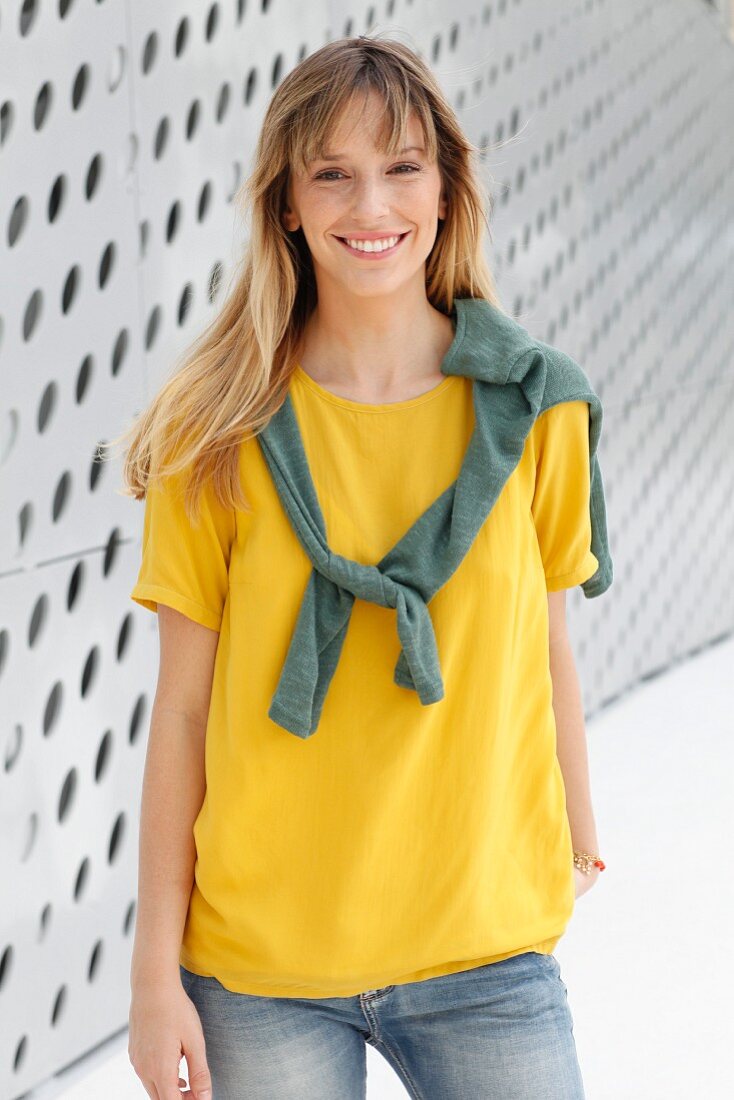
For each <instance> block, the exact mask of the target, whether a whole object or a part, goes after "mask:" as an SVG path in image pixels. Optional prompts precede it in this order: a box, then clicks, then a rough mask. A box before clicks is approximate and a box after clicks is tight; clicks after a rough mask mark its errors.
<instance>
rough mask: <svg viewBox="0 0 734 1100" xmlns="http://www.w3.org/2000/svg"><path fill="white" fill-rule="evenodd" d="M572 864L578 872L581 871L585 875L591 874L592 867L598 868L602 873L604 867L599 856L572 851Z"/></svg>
mask: <svg viewBox="0 0 734 1100" xmlns="http://www.w3.org/2000/svg"><path fill="white" fill-rule="evenodd" d="M573 862H574V865H575V866H576V867H578V869H579V871H583V873H584V874H585V875H590V874H591V868H592V867H598V868H599V870H600V871H604V870H605V868H606V865H605V863H604V860H603V859H602V858H601V857H600V856H595V855H591V853H590V852H577V851H576V849H574V853H573Z"/></svg>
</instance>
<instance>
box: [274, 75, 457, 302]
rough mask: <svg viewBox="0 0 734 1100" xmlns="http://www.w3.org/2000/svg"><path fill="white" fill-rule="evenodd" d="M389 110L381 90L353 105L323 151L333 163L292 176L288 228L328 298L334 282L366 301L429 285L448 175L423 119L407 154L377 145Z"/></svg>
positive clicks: (413, 128)
mask: <svg viewBox="0 0 734 1100" xmlns="http://www.w3.org/2000/svg"><path fill="white" fill-rule="evenodd" d="M383 110H384V108H383V105H382V101H381V99H380V97H379V96H378V95H377V94H376V93H375V92H370V93H369V94H368V95H367V97H366V99H364V100H362V101H359V100H358V101H357V102H356V103H353V104H352V106H350V108H348V109H347V110H345V112H344V114H343V115H342V117H341V119H340V121H339V125H338V126H337V128H336V130H335V132H334V133H333V134H332V136H331V140H330V142H329V148H328V149H325V150H322V152H323V153H324V154H325V155H326V154H328V156H327V157H326V159H320V160H316V161H313V162H312V163H311V164H310V165H309V166H308V171H307V172H306V173H304V174H300V173H298V172H294V173H292V174H291V176H290V179H289V185H288V199H287V203H288V205H287V206H286V209H285V211H284V213H283V224H284V225H285V227H286V229H288V230H290V231H293V230H296V229H298V228H301V229H302V230H303V235H304V237H305V239H306V243H307V244H308V247H309V250H310V253H311V258H312V261H313V266H314V273H315V276H316V282H317V286H318V289H319V293H320V294H321V293H322V292H323V291H324V289H326V288H327V287H328V286H329V285H333V286H334V287H338V288H341V289H342V290H347V291H348V292H349V293H351V294H354V295H357V296H361V297H374V296H376V295H383V294H391V293H394V292H395V291H396V290H398V289H399V288H400V287H402V286H404V285H405V284H406V283H407V282H409V281H410V280H412V279H417V280H419V281H420V284H421V286H425V263H426V259H427V257H428V256H429V255H430V252H431V249H432V248H433V246H434V243H435V240H436V233H437V230H438V219H439V218H442V219H444V218H445V217H446V207H447V202H446V198H445V195H444V194H443V193H442V181H441V175H440V172H439V167H438V164H437V163H436V162H435V161H433V162H431V161H429V159H428V157H427V154H426V153H425V152H424V151H423V149H424V139H423V131H422V129H421V125H420V122H419V121H418V119H417V117H416V116H415V115H412V116H411V117H410V119H409V123H408V132H407V137H406V140H405V142H404V145H405V148H404V149H403V151H402V152H399V153H398V154H396V155H393V156H388V155H387V154H385V153H384V152H381V151H380V150H379V149H378V148H377V144H376V127H377V124H378V122H379V119H380V116H381V113H382V111H383ZM395 238H399V239H398V240H397V241H396V239H395ZM347 240H348V241H350V242H351V244H349V243H347ZM365 241H369V242H370V243H369V244H368V245H367V246H366V247H367V249H369V251H364V250H363V249H364V247H365V244H364V242H365ZM355 242H361V247H360V245H357V246H355ZM386 246H389V247H386ZM381 249H382V250H381Z"/></svg>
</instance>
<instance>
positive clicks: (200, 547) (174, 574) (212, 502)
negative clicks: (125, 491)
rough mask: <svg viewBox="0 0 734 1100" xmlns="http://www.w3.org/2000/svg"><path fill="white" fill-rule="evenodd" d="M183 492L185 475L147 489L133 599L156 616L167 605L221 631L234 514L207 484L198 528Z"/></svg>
mask: <svg viewBox="0 0 734 1100" xmlns="http://www.w3.org/2000/svg"><path fill="white" fill-rule="evenodd" d="M184 488H185V472H182V473H180V474H175V475H169V476H168V477H166V478H164V479H162V481H160V482H157V483H156V484H155V485H153V484H151V485H149V487H148V490H147V492H146V497H145V515H144V519H143V535H142V557H141V562H140V568H139V572H138V577H137V581H136V583H135V586H134V588H133V589H132V592H131V593H130V598H131V599H132V600H134V602H135V603H138V604H140V606H141V607H145V608H147V609H148V610H150V611H155V612H157V611H158V605H159V604H161V603H162V604H165V605H166V606H167V607H172V608H174V609H175V610H176V611H180V612H181V613H182V614H184V615H186V616H187V617H188V618H189V619H193V620H194V622H197V623H200V624H201V625H202V626H207V627H209V628H210V629H211V630H219V629H220V626H221V621H222V615H223V611H224V605H225V602H226V599H227V592H228V588H229V559H230V553H231V548H232V544H233V542H234V538H235V530H236V519H235V512H234V510H233V509H229V508H223V507H222V506H221V504H220V503H219V501H218V500H217V499H216V497H215V494H214V491H213V489H212V487H211V485H210V484H206V485H205V486H204V488H203V490H202V493H201V497H200V501H199V512H198V516H197V522H196V524H195V525H194V524H192V523H191V521H190V520H189V518H188V516H187V514H186V511H185V509H184Z"/></svg>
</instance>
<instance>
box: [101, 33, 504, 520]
mask: <svg viewBox="0 0 734 1100" xmlns="http://www.w3.org/2000/svg"><path fill="white" fill-rule="evenodd" d="M371 90H373V91H376V92H377V93H378V94H379V95H380V96H381V98H382V101H383V102H384V116H383V119H382V123H381V126H380V131H381V132H380V135H379V138H378V140H379V141H380V142H381V145H380V149H381V151H382V152H385V153H386V154H387V155H394V154H395V153H397V151H398V150H399V149H400V148H401V147H402V145H403V144H404V141H405V138H406V131H407V124H408V119H409V116H410V115H411V112H413V111H415V112H416V114H417V117H418V119H419V121H420V123H421V127H422V130H423V137H424V141H425V146H426V153H427V156H428V157H429V159H431V160H437V162H438V167H439V170H440V174H441V177H442V186H443V189H444V194H445V195H446V198H447V216H446V218H445V220H444V221H443V223H442V224H440V225H439V230H438V234H437V237H436V243H435V245H434V247H433V249H432V251H431V253H430V255H429V256H428V258H427V261H426V296H427V298H428V300H429V301H430V302H431V304H432V305H433V306H434V307H435V308H436V309H438V310H440V311H442V312H443V313H446V314H449V313H450V312H451V310H452V309H453V302H454V298H455V297H476V298H485V299H487V300H488V301H490V302H491V303H492V304H493V305H496V306H497V307H498V308H500V309H501V308H502V306H501V303H500V302H499V300H498V297H497V292H496V289H495V282H494V278H493V276H492V273H491V271H490V269H489V266H488V264H487V262H486V259H485V256H484V251H483V243H484V242H483V233H482V225H484V226H485V228H486V230H487V232H488V234H489V235H490V239H491V231H490V227H489V219H488V215H489V211H490V206H491V198H490V195H489V193H488V191H486V190H485V188H484V187H483V185H482V183H481V182H480V177H479V173H478V170H477V165H476V163H475V161H476V157H477V155H478V154H479V153H480V150H479V149H478V148H477V147H476V146H474V145H473V144H472V143H471V142H469V141H468V140H467V138H466V136H465V135H464V133H463V132H462V130H461V128H460V126H459V123H458V120H457V118H456V115H455V113H454V111H453V109H452V107H451V105H450V104H449V103H448V101H447V100H446V98H445V96H444V94H443V92H442V90H441V88H440V86H439V84H438V82H437V80H436V78H435V77H434V76H433V74H432V73H431V71H430V69H429V68H428V66H427V65H426V64H425V63H424V62H423V61H422V60H421V58H420V57H419V56H418V55H417V54H416V53H415V52H414V51H413V50H412V49H410V47H408V46H406V45H403V44H402V43H401V42H398V41H393V40H387V39H380V38H379V37H377V36H376V37H367V36H364V35H360V36H359V37H354V38H342V39H339V40H337V41H334V42H330V43H328V44H327V45H325V46H322V47H321V48H320V49H318V50H316V51H315V52H314V53H312V54H310V55H309V56H308V57H306V58H305V59H304V60H303V61H302V62H300V64H298V65H297V66H296V67H295V68H294V69H293V70H292V71H291V72H290V73H289V74H288V75H287V76H286V77H285V78H284V79H283V81H282V82H281V83H280V85H279V86H278V88H277V89H276V91H275V93H274V94H273V96H272V98H271V100H270V103H269V105H268V108H267V111H266V113H265V118H264V120H263V124H262V128H261V131H260V135H259V138H258V142H257V147H256V150H255V167H254V171H253V172H252V175H251V176H250V177H249V178H248V179H247V180H246V181H245V183H244V184H243V187H242V189H241V191H240V193H239V194H238V196H237V208H238V210H239V211H240V212H241V213H242V214H243V215H244V217H245V218H247V214H248V208H249V209H250V210H251V226H252V228H251V234H250V238H249V241H248V244H247V246H246V248H245V250H244V253H243V256H242V257H241V259H240V261H239V264H238V270H235V273H234V274H235V277H234V279H233V285H232V289H231V290H230V291H229V293H228V295H227V297H226V300H225V301H224V304H223V306H222V308H221V309H220V310H219V312H218V313H217V315H216V317H215V318H214V320H213V321H212V322H211V324H210V325H209V326H208V327H207V328H206V329H205V330H204V331H203V333H202V334H201V336H200V337H199V338H198V339H197V340H196V342H195V343H194V344H193V345H192V346H190V347H189V349H188V350H187V352H185V354H184V357H183V362H182V365H181V366H180V367H179V368H178V369H175V370H174V373H173V374H172V375H171V376H170V377H169V378H168V379H167V381H166V382H165V384H164V385H163V386H162V387H161V389H160V390H159V392H158V393H157V394H156V395H155V397H154V398H153V399H152V401H151V402H150V404H149V405H148V407H147V408H146V409H145V410H144V411H143V412H142V413H141V414H139V416H138V418H137V419H136V421H135V422H134V423H133V425H132V426H131V427H130V428H129V429H128V430H127V431H126V432H125V433H123V435H121V436H118V437H117V439H115V440H113V441H112V443H111V444H109V446H112V445H114V444H116V443H119V442H120V441H121V440H129V441H130V442H129V446H128V449H127V452H126V455H125V459H124V463H123V480H124V487H123V489H122V490H121V491H122V492H123V494H124V495H126V496H133V497H134V498H135V499H136V500H139V499H141V498H143V497H144V496H145V493H146V488H147V486H148V484H149V482H150V480H151V478H155V477H164V476H167V475H173V474H178V473H180V472H181V471H182V470H184V469H187V470H188V471H189V475H190V476H189V477H188V479H187V487H186V508H187V512H188V515H189V517H190V518H192V519H193V518H194V517H195V514H196V511H197V506H198V500H199V492H200V490H201V489H202V488H203V486H204V485H205V484H207V483H211V486H212V490H213V492H215V493H216V495H217V497H218V499H219V501H220V502H221V503H222V504H223V506H225V507H238V508H244V509H245V510H249V509H250V505H249V502H248V501H247V499H246V497H245V493H244V490H243V487H242V484H241V478H240V474H239V454H240V449H241V445H242V443H243V441H244V440H245V439H247V438H250V437H252V436H254V435H256V434H257V432H258V431H260V430H261V429H262V428H263V427H264V426H265V425H266V424H267V422H268V420H269V419H270V417H271V416H272V415H273V414H274V413H275V412H277V411H278V409H279V408H280V406H281V404H282V403H283V401H284V399H285V396H286V393H287V390H288V384H289V379H290V375H291V373H292V371H293V368H294V364H295V361H296V356H297V355H298V354H299V353H300V346H301V340H302V336H303V331H304V328H305V325H306V321H307V320H308V317H309V315H310V313H311V312H312V310H313V308H314V306H315V304H316V283H315V279H314V274H313V266H312V263H311V259H310V252H309V249H308V246H307V244H306V240H305V238H304V236H303V232H302V230H300V229H298V230H296V231H295V232H293V233H290V232H288V231H287V230H286V228H285V226H284V225H283V222H282V213H283V209H284V206H285V204H286V196H287V189H288V182H289V173H290V172H291V171H292V170H293V169H294V168H295V169H300V171H301V172H305V171H307V167H308V163H309V161H311V160H312V159H314V158H316V157H317V156H319V155H320V154H321V153H322V152H323V151H324V150H325V149H326V148H328V139H329V137H330V135H331V133H332V132H333V130H334V129H335V127H336V125H337V124H338V122H339V119H340V116H341V113H342V110H343V109H344V108H346V107H349V106H350V105H351V102H352V100H353V98H354V97H356V96H358V95H363V94H366V93H368V92H369V91H371Z"/></svg>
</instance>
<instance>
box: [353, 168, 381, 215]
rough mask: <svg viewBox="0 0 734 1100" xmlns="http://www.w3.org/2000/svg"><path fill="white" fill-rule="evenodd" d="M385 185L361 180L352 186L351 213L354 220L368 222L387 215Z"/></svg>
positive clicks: (379, 182)
mask: <svg viewBox="0 0 734 1100" xmlns="http://www.w3.org/2000/svg"><path fill="white" fill-rule="evenodd" d="M387 186H388V185H387V184H386V183H385V182H384V181H382V180H375V179H368V178H365V179H362V180H359V181H358V182H357V183H355V185H354V190H353V192H352V203H351V212H352V214H353V216H354V218H355V221H356V220H364V221H369V220H370V219H372V218H377V217H381V216H384V215H386V214H389V212H390V205H389V203H388V201H387Z"/></svg>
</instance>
